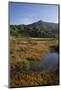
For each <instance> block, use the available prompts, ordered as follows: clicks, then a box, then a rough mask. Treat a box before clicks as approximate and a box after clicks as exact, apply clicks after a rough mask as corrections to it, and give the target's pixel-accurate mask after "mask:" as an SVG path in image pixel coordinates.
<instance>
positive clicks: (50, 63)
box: [30, 53, 58, 71]
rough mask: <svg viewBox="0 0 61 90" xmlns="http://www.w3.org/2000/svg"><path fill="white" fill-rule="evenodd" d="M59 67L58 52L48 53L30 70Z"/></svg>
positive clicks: (48, 69) (45, 69) (50, 69)
mask: <svg viewBox="0 0 61 90" xmlns="http://www.w3.org/2000/svg"><path fill="white" fill-rule="evenodd" d="M57 68H58V53H48V54H47V55H46V56H45V58H44V59H43V60H41V61H37V62H35V63H34V64H33V65H32V66H31V68H30V70H34V71H35V70H37V71H38V70H40V71H52V70H55V69H57Z"/></svg>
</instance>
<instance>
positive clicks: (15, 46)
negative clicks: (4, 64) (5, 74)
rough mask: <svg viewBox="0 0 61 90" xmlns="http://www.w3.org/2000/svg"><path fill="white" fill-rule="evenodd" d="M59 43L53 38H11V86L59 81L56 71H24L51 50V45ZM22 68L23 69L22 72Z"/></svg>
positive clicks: (46, 83)
mask: <svg viewBox="0 0 61 90" xmlns="http://www.w3.org/2000/svg"><path fill="white" fill-rule="evenodd" d="M56 44H58V40H56V39H54V38H52V39H50V38H39V39H38V38H29V39H27V38H11V39H10V74H11V75H10V86H11V87H20V86H33V85H34V86H36V85H49V84H50V85H51V84H52V85H53V84H57V83H58V75H57V74H56V76H55V73H53V74H51V73H44V72H43V73H41V72H39V73H38V72H24V71H25V70H27V69H29V67H30V65H31V64H33V63H34V62H36V61H37V60H42V59H43V58H44V56H45V55H46V54H47V53H48V52H49V46H51V45H56ZM20 69H21V70H22V71H21V72H20ZM23 70H24V71H23Z"/></svg>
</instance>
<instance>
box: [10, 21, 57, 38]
mask: <svg viewBox="0 0 61 90" xmlns="http://www.w3.org/2000/svg"><path fill="white" fill-rule="evenodd" d="M10 35H11V36H15V37H39V38H57V37H58V24H56V23H48V22H43V21H41V20H40V21H38V22H35V23H32V24H29V25H10Z"/></svg>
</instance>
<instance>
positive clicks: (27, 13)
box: [9, 2, 58, 25]
mask: <svg viewBox="0 0 61 90" xmlns="http://www.w3.org/2000/svg"><path fill="white" fill-rule="evenodd" d="M9 18H10V24H11V25H12V24H13V25H15V24H16V25H18V24H31V23H33V22H37V21H39V20H42V21H45V22H52V23H58V6H57V5H46V4H44V5H43V4H31V3H15V2H10V3H9Z"/></svg>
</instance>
